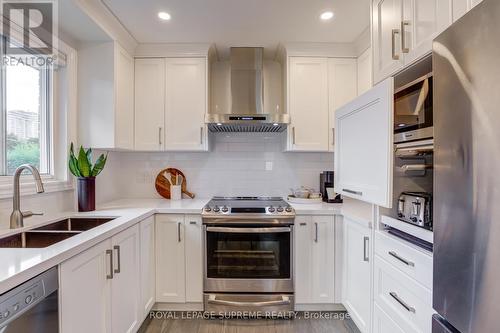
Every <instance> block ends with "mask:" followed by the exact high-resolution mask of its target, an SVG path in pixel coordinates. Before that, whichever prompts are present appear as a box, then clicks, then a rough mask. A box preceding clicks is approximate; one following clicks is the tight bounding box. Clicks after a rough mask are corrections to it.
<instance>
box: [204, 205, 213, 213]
mask: <svg viewBox="0 0 500 333" xmlns="http://www.w3.org/2000/svg"><path fill="white" fill-rule="evenodd" d="M203 210H204V211H205V212H211V211H212V208H210V207H209V206H206V207H205V208H204V209H203Z"/></svg>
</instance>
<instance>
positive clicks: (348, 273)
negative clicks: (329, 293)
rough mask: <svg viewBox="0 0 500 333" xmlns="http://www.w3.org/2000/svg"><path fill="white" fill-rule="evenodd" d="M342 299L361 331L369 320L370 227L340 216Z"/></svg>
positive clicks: (367, 324) (366, 331)
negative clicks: (342, 255)
mask: <svg viewBox="0 0 500 333" xmlns="http://www.w3.org/2000/svg"><path fill="white" fill-rule="evenodd" d="M343 219H344V222H343V230H344V261H343V263H344V265H343V270H344V272H343V279H342V280H343V288H342V303H343V304H344V306H345V308H346V309H347V311H348V312H349V314H350V316H351V318H352V319H353V321H354V323H355V324H356V326H358V328H359V330H360V331H361V332H362V333H368V332H369V331H370V326H371V325H370V321H371V303H372V297H371V281H372V275H371V263H370V262H371V257H372V255H371V250H370V240H371V229H370V228H368V226H366V225H363V223H361V222H358V221H355V220H352V219H350V218H347V217H345V216H344V218H343Z"/></svg>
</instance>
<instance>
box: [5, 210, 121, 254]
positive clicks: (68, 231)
mask: <svg viewBox="0 0 500 333" xmlns="http://www.w3.org/2000/svg"><path fill="white" fill-rule="evenodd" d="M114 219H115V218H103V217H95V218H93V217H92V218H88V217H75V218H67V219H63V220H60V221H56V222H53V223H50V224H47V225H44V226H41V227H38V228H34V229H30V230H27V231H23V232H19V233H17V234H13V235H9V236H6V237H3V238H0V248H43V247H47V246H50V245H53V244H56V243H59V242H60V241H63V240H65V239H68V238H70V237H72V236H75V235H78V234H79V233H82V232H84V231H87V230H90V229H92V228H95V227H98V226H100V225H102V224H105V223H107V222H109V221H112V220H114Z"/></svg>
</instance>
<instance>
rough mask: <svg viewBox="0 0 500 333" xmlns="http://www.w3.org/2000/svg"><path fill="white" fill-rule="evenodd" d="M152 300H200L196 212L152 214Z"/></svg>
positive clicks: (199, 231) (199, 235) (199, 240)
mask: <svg viewBox="0 0 500 333" xmlns="http://www.w3.org/2000/svg"><path fill="white" fill-rule="evenodd" d="M155 223H156V301H157V302H162V303H201V302H202V300H203V266H202V265H203V261H202V252H203V251H202V248H201V244H202V226H201V216H200V215H182V214H158V215H156V222H155Z"/></svg>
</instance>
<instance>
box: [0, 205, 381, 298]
mask: <svg viewBox="0 0 500 333" xmlns="http://www.w3.org/2000/svg"><path fill="white" fill-rule="evenodd" d="M208 201H209V199H194V200H191V199H183V200H179V201H170V200H165V199H122V200H116V201H113V202H109V203H106V204H104V205H101V206H99V207H98V210H96V211H94V212H88V213H74V212H69V213H62V214H58V215H56V216H52V217H51V218H50V220H47V221H46V222H43V223H39V224H36V225H30V226H28V227H25V228H23V229H17V230H0V237H2V238H3V237H6V236H8V235H10V234H15V233H18V232H20V231H24V230H29V229H32V228H36V227H39V226H42V225H45V224H49V223H51V222H54V221H57V220H61V219H64V218H68V217H116V219H114V220H112V221H110V222H107V223H104V224H102V225H100V226H98V227H96V228H93V229H90V230H88V231H85V232H82V233H80V234H78V235H75V236H73V237H71V238H68V239H66V240H63V241H61V242H59V243H56V244H54V245H51V246H49V247H46V248H27V249H22V248H21V249H20V248H0V294H2V293H4V292H6V291H8V290H9V289H12V288H13V287H15V286H17V285H19V284H21V283H23V282H24V281H27V280H29V279H30V278H32V277H34V276H36V275H38V274H40V273H42V272H44V271H46V270H47V269H50V268H51V267H54V266H56V265H59V264H60V263H62V262H64V261H65V260H67V259H69V258H71V257H73V256H75V255H77V254H79V253H81V252H83V251H85V250H86V249H88V248H90V247H92V246H94V245H96V244H98V243H100V242H102V241H104V240H106V239H108V238H110V237H111V236H113V235H115V234H117V233H119V232H120V231H123V230H125V229H127V228H128V227H130V226H132V225H134V224H136V223H137V222H139V221H141V220H143V219H145V218H147V217H150V216H152V215H154V214H200V213H201V210H202V208H203V207H204V206H205V205H206V203H207V202H208ZM292 206H293V207H294V209H295V211H296V214H297V215H336V214H348V216H350V217H351V218H353V219H357V220H363V221H367V222H369V221H371V215H370V213H371V205H368V204H365V203H362V202H359V201H356V200H345V201H344V204H327V203H321V204H311V205H309V204H307V205H304V204H292Z"/></svg>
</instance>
